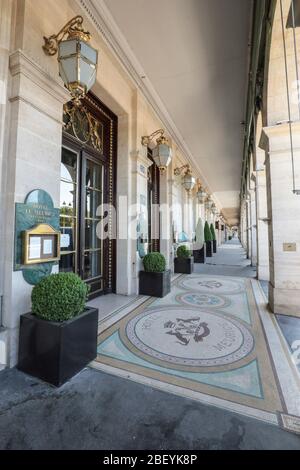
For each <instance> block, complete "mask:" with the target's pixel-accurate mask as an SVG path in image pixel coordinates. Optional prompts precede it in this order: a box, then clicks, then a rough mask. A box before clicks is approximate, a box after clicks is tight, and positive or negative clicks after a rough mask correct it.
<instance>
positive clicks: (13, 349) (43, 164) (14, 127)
mask: <svg viewBox="0 0 300 470" xmlns="http://www.w3.org/2000/svg"><path fill="white" fill-rule="evenodd" d="M1 5H2V3H1ZM9 59H10V60H9V67H10V73H11V88H10V99H9V101H10V120H9V124H8V125H9V143H8V146H7V152H6V156H5V158H6V159H7V168H6V174H5V177H6V201H5V213H4V217H3V226H4V227H5V228H4V230H5V232H4V241H3V242H4V249H5V255H4V258H5V259H4V292H5V297H4V302H3V307H4V309H3V326H4V327H5V328H6V329H7V344H6V346H7V365H9V366H13V365H15V363H16V360H17V345H18V329H19V317H20V315H21V314H23V313H26V312H28V311H30V308H31V301H30V294H31V288H32V286H30V285H29V284H27V283H26V282H25V280H24V278H23V275H22V272H21V271H14V240H13V236H12V227H14V214H15V203H16V202H21V203H22V202H24V198H25V197H26V195H27V194H28V193H29V192H30V191H31V190H33V189H38V188H39V189H44V190H45V191H47V192H48V193H49V194H50V195H51V197H52V199H53V201H54V205H55V207H59V206H60V166H61V138H62V116H63V104H64V103H65V102H66V101H68V100H69V93H68V92H67V91H66V89H65V88H64V87H63V85H62V83H61V81H59V78H58V75H57V80H56V79H55V78H53V77H51V76H50V75H49V74H48V73H47V72H46V71H45V70H44V69H43V68H42V67H41V66H40V65H39V64H37V63H36V62H35V61H34V60H33V59H32V58H31V57H29V56H28V55H27V54H26V53H25V52H22V51H21V50H17V51H16V52H14V53H13V54H11V55H10V58H9ZM49 60H50V59H49ZM55 269H57V267H55Z"/></svg>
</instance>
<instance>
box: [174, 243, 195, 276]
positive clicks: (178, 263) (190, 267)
mask: <svg viewBox="0 0 300 470" xmlns="http://www.w3.org/2000/svg"><path fill="white" fill-rule="evenodd" d="M174 268H175V269H174V271H175V273H182V274H192V272H193V271H194V258H193V256H191V250H189V249H188V248H187V247H186V246H185V245H181V246H179V247H178V248H177V258H175V259H174Z"/></svg>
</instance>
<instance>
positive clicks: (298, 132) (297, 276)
mask: <svg viewBox="0 0 300 470" xmlns="http://www.w3.org/2000/svg"><path fill="white" fill-rule="evenodd" d="M292 132H293V146H294V160H295V180H296V187H297V189H300V123H299V121H298V122H296V123H294V124H293V125H292ZM261 147H262V148H263V149H264V150H265V151H266V177H267V202H268V218H269V219H270V224H269V242H270V251H269V256H270V283H269V303H270V307H271V309H272V311H273V312H274V313H280V314H285V315H295V316H299V317H300V195H296V194H294V193H293V179H292V162H291V143H290V133H289V125H288V124H281V125H278V126H272V127H266V128H264V129H263V133H262V138H261Z"/></svg>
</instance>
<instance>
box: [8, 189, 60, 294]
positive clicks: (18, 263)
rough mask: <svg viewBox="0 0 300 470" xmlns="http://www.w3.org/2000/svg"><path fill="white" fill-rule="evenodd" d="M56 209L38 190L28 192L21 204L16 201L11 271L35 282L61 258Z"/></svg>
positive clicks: (46, 196) (27, 280) (48, 198)
mask: <svg viewBox="0 0 300 470" xmlns="http://www.w3.org/2000/svg"><path fill="white" fill-rule="evenodd" d="M59 213H60V211H59V209H57V208H55V207H54V205H53V201H52V198H51V196H50V195H49V194H48V193H47V192H46V191H43V190H41V189H36V190H34V191H31V192H30V193H29V194H28V195H27V196H26V198H25V202H24V203H16V211H15V259H14V261H15V262H14V270H15V271H22V272H23V277H24V279H25V280H26V282H28V283H29V284H32V285H34V284H36V283H37V282H38V281H39V280H40V279H41V278H42V277H44V276H47V275H48V274H50V273H51V271H52V266H53V265H54V264H56V263H57V261H58V260H59V257H60V227H59Z"/></svg>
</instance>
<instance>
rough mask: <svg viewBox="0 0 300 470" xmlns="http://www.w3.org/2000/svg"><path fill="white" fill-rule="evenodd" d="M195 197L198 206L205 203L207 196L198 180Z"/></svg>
mask: <svg viewBox="0 0 300 470" xmlns="http://www.w3.org/2000/svg"><path fill="white" fill-rule="evenodd" d="M196 196H197V199H198V202H199V204H204V203H205V200H206V197H207V194H206V191H205V190H204V189H203V188H202V186H201V183H200V180H198V190H197V193H196Z"/></svg>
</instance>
